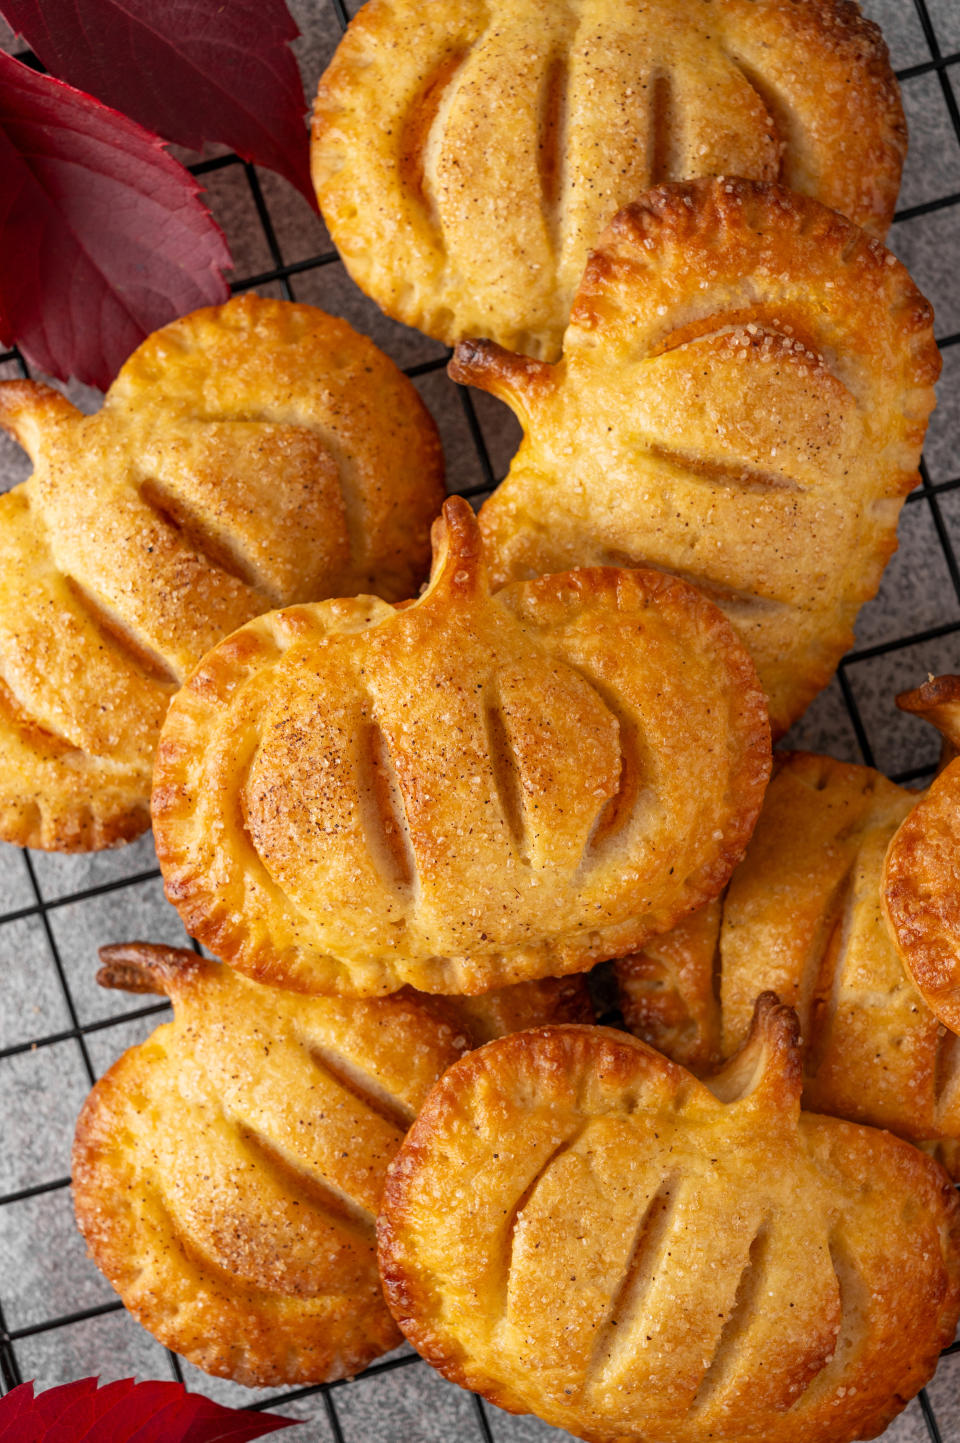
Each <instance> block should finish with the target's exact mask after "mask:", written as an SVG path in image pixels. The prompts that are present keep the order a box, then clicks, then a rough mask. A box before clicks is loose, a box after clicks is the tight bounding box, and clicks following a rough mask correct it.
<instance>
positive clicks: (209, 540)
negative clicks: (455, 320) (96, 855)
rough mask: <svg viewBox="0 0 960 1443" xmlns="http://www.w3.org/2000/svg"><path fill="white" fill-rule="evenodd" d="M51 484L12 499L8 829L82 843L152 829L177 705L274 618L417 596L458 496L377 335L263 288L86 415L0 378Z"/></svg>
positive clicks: (1, 699)
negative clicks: (163, 736) (168, 723)
mask: <svg viewBox="0 0 960 1443" xmlns="http://www.w3.org/2000/svg"><path fill="white" fill-rule="evenodd" d="M0 426H3V427H4V428H5V429H6V430H8V431H10V432H11V434H12V435H14V436H15V437H16V438H17V439H18V440H19V441H20V442H21V444H22V445H23V446H24V447H25V448H26V450H27V451H29V453H30V456H31V458H32V459H33V462H34V467H35V469H34V472H33V475H32V476H31V477H30V478H29V480H28V481H26V482H25V483H24V484H23V485H22V486H18V487H16V488H15V489H14V490H13V491H11V492H8V493H7V495H5V496H3V497H0V838H2V839H3V840H4V841H8V842H16V843H19V844H20V845H21V846H31V847H45V848H50V849H54V850H60V851H85V850H90V849H94V848H98V847H109V846H115V845H116V844H117V843H119V842H123V841H128V840H129V839H130V838H132V837H135V836H137V835H138V833H140V832H142V831H143V830H144V828H145V827H146V826H147V825H148V824H149V793H150V772H151V768H152V765H153V754H154V750H155V748H156V744H157V737H158V735H159V731H160V722H161V720H162V718H163V715H164V712H165V711H166V707H167V703H168V701H169V699H170V697H171V695H172V694H173V692H174V691H175V690H176V688H177V686H178V685H179V683H180V682H182V680H183V678H184V677H185V676H186V675H187V674H188V673H189V672H190V671H191V670H192V668H193V667H194V666H195V665H196V663H197V662H198V661H199V659H200V657H201V656H202V655H203V653H204V652H205V651H207V650H209V648H210V647H211V646H212V645H213V644H214V643H215V642H216V641H218V640H219V639H220V638H221V637H222V636H225V635H226V634H227V633H228V632H230V631H233V630H234V629H235V628H236V627H238V626H241V625H242V624H243V623H244V622H245V621H249V620H250V619H251V617H254V616H258V615H259V614H260V613H261V612H263V611H267V610H269V609H270V608H271V607H274V606H280V605H285V604H289V603H291V602H297V601H313V600H317V599H318V598H321V597H324V596H330V595H334V594H339V593H340V592H342V591H344V590H351V591H352V590H366V591H374V592H376V593H377V594H379V595H382V596H384V597H386V598H387V599H388V600H390V601H399V600H401V599H402V598H403V597H405V596H408V595H410V594H411V593H412V592H413V591H415V589H416V587H417V585H418V584H419V582H420V580H421V579H422V577H423V575H424V573H425V571H426V568H427V562H428V559H429V547H428V535H429V527H430V523H431V521H432V520H433V518H434V516H435V515H436V514H437V512H438V511H439V509H440V505H441V503H442V500H443V494H444V487H443V465H442V459H441V452H440V444H439V440H438V437H437V433H436V428H435V426H434V424H433V422H432V420H431V419H430V417H429V416H428V414H427V412H426V410H425V409H424V407H423V405H422V403H421V401H420V399H419V396H418V395H417V392H416V390H415V388H414V387H413V385H412V384H411V382H410V381H408V380H407V378H406V377H405V376H403V375H402V374H401V372H400V371H398V370H397V368H396V366H394V364H393V362H392V361H390V360H388V359H387V357H386V356H384V355H383V354H382V353H381V352H380V351H378V350H377V348H376V347H375V346H374V344H373V342H372V341H369V340H367V339H366V337H364V336H360V335H358V334H357V333H356V332H355V331H353V330H352V329H351V328H350V327H349V326H348V325H347V324H346V323H345V322H344V321H341V320H337V319H335V318H334V317H332V316H328V315H326V314H325V313H324V312H323V311H318V310H315V309H314V308H313V307H311V306H298V305H291V304H288V303H287V302H284V301H272V300H262V299H260V298H259V297H258V296H254V295H245V296H242V297H239V298H237V299H235V300H232V301H230V302H228V304H227V305H225V306H220V307H215V308H210V309H207V310H202V311H196V312H194V313H193V314H192V315H189V316H185V317H184V318H183V319H182V320H179V321H175V322H174V323H173V324H172V325H170V326H166V327H164V329H163V330H161V331H157V332H156V333H155V334H154V335H152V336H150V337H148V339H147V340H146V341H144V343H143V345H142V346H140V347H139V349H138V350H137V351H135V352H134V354H133V355H132V356H131V357H130V359H129V360H128V361H127V362H126V364H125V365H124V366H123V368H122V370H121V371H120V374H119V375H118V376H117V379H116V380H115V381H114V383H113V385H112V386H111V388H110V390H109V391H108V393H107V395H106V398H105V399H104V403H103V407H102V409H101V410H100V411H99V412H98V413H97V414H96V415H94V416H84V415H81V413H80V412H79V411H77V410H75V409H74V407H73V406H71V405H70V403H69V402H68V401H67V400H66V399H65V398H64V397H63V396H61V395H60V394H59V393H58V392H56V391H54V390H52V389H51V388H50V387H48V386H42V385H39V384H37V383H35V382H33V381H6V382H2V383H0Z"/></svg>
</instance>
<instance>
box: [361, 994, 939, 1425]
mask: <svg viewBox="0 0 960 1443" xmlns="http://www.w3.org/2000/svg"><path fill="white" fill-rule="evenodd" d="M797 1034H798V1027H797V1019H796V1014H795V1013H794V1012H793V1011H792V1010H791V1009H790V1008H787V1007H784V1006H781V1005H780V1003H778V1001H777V999H776V997H774V996H773V995H772V994H769V993H767V994H765V995H764V996H763V997H761V998H760V999H759V1001H758V1003H757V1007H756V1011H755V1015H754V1019H753V1023H752V1026H751V1028H750V1031H749V1034H748V1036H747V1040H746V1042H745V1044H744V1047H743V1049H742V1050H741V1052H740V1053H739V1054H738V1055H737V1056H736V1057H734V1058H732V1059H731V1061H730V1062H729V1063H728V1064H727V1066H726V1068H725V1069H724V1070H723V1071H722V1072H721V1073H719V1074H718V1075H717V1077H715V1078H714V1079H712V1080H711V1081H710V1082H708V1083H706V1084H705V1083H701V1082H698V1081H697V1080H696V1079H695V1078H694V1077H693V1076H692V1075H691V1074H690V1073H689V1072H686V1071H685V1070H684V1069H683V1068H681V1067H679V1066H677V1065H676V1064H674V1063H672V1062H670V1061H668V1060H667V1059H666V1058H664V1057H662V1056H661V1055H660V1054H659V1053H657V1052H655V1051H654V1050H653V1049H652V1048H650V1047H648V1046H646V1045H645V1044H644V1043H642V1042H640V1041H638V1040H637V1039H635V1038H633V1037H630V1036H628V1035H627V1034H625V1033H621V1032H615V1031H613V1030H611V1029H608V1028H597V1027H578V1026H572V1027H571V1026H566V1027H546V1028H534V1029H531V1030H529V1031H526V1032H522V1033H519V1034H516V1035H514V1036H512V1037H508V1038H505V1039H503V1040H500V1041H495V1042H491V1043H489V1044H488V1045H487V1046H486V1047H483V1048H481V1049H480V1050H479V1051H477V1052H474V1053H472V1054H470V1055H469V1056H467V1057H464V1058H462V1059H460V1061H458V1062H457V1063H455V1064H454V1065H453V1066H452V1067H451V1068H450V1069H449V1070H448V1071H447V1072H446V1073H445V1074H444V1075H443V1077H442V1078H441V1079H440V1081H439V1082H438V1083H437V1084H436V1085H435V1087H434V1088H433V1089H432V1091H431V1092H430V1094H429V1095H428V1097H427V1099H426V1101H425V1102H424V1104H423V1107H422V1109H421V1111H420V1113H419V1115H418V1117H417V1120H416V1122H415V1123H414V1125H413V1127H412V1128H411V1130H410V1132H409V1133H408V1134H407V1137H406V1140H405V1141H404V1144H403V1146H402V1148H401V1149H400V1151H399V1152H398V1154H397V1156H396V1157H395V1158H394V1160H393V1162H392V1163H391V1165H390V1168H389V1170H388V1173H387V1182H386V1187H385V1189H384V1194H383V1205H382V1209H381V1214H380V1217H379V1220H378V1225H377V1231H378V1245H379V1258H380V1270H381V1274H382V1277H383V1283H384V1292H385V1296H386V1299H387V1302H388V1304H389V1306H390V1309H391V1311H392V1312H393V1315H394V1317H395V1318H396V1320H397V1322H398V1323H399V1325H400V1327H401V1328H402V1330H403V1332H404V1334H405V1335H406V1337H407V1339H408V1340H409V1342H411V1343H412V1344H413V1346H414V1347H415V1348H417V1350H418V1351H419V1352H420V1353H422V1354H423V1356H424V1357H425V1358H426V1360H427V1361H428V1362H429V1363H431V1364H432V1365H433V1367H435V1368H437V1369H439V1371H440V1372H441V1373H442V1374H443V1375H444V1376H445V1377H447V1378H449V1379H451V1380H452V1381H453V1382H455V1383H459V1384H461V1385H462V1386H464V1387H467V1388H471V1389H472V1390H474V1391H475V1392H478V1393H482V1394H483V1395H484V1396H485V1397H487V1398H489V1399H490V1400H491V1401H492V1402H494V1403H496V1404H497V1405H498V1406H499V1407H501V1408H506V1409H507V1410H508V1411H510V1412H514V1413H527V1412H531V1413H536V1414H537V1415H538V1416H539V1417H540V1418H542V1419H544V1420H545V1421H546V1422H548V1423H551V1424H553V1425H554V1426H555V1427H559V1428H566V1429H569V1431H570V1432H571V1433H573V1434H574V1435H576V1436H577V1437H582V1438H589V1439H590V1440H591V1443H623V1440H625V1439H627V1438H629V1439H631V1440H636V1443H703V1440H705V1439H712V1440H714V1443H742V1440H744V1439H746V1438H756V1439H761V1438H762V1439H763V1440H764V1443H850V1440H851V1439H854V1438H866V1437H873V1436H874V1435H875V1434H877V1433H879V1432H881V1431H882V1430H883V1428H884V1427H885V1426H886V1425H887V1423H889V1422H890V1420H891V1419H892V1418H894V1417H896V1415H897V1414H898V1413H899V1412H900V1411H901V1409H902V1408H903V1407H904V1405H905V1403H906V1402H907V1400H908V1399H909V1398H911V1397H912V1396H913V1395H914V1393H916V1392H917V1390H918V1389H919V1388H921V1387H922V1386H923V1384H924V1383H925V1382H926V1381H927V1380H928V1379H929V1378H930V1377H931V1376H932V1374H933V1371H934V1369H935V1367H936V1364H937V1359H938V1354H939V1351H940V1349H941V1348H942V1347H943V1346H944V1345H945V1344H946V1343H948V1342H949V1341H950V1340H951V1339H952V1338H953V1336H954V1332H955V1329H956V1325H957V1318H958V1315H960V1200H958V1197H957V1194H956V1192H955V1190H954V1188H953V1187H952V1185H951V1184H950V1181H949V1179H948V1177H947V1175H946V1173H945V1172H944V1171H943V1169H942V1168H941V1167H940V1166H939V1165H938V1164H936V1163H934V1162H932V1161H931V1160H930V1159H929V1158H927V1157H925V1156H924V1155H923V1154H922V1153H920V1152H918V1151H917V1150H916V1149H915V1148H913V1147H911V1146H910V1145H909V1144H908V1143H905V1142H902V1141H901V1140H900V1139H898V1138H894V1137H891V1136H890V1135H889V1134H885V1133H882V1132H879V1131H876V1130H874V1129H872V1128H865V1127H858V1126H856V1125H855V1124H853V1123H849V1122H840V1121H837V1120H835V1119H833V1118H827V1117H817V1116H814V1115H813V1114H810V1113H801V1111H800V1087H801V1066H800V1057H799V1050H798V1043H797Z"/></svg>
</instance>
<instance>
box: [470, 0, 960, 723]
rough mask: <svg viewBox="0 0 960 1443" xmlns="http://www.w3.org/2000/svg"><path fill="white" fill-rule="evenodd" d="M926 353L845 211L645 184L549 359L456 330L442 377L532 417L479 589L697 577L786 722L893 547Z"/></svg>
mask: <svg viewBox="0 0 960 1443" xmlns="http://www.w3.org/2000/svg"><path fill="white" fill-rule="evenodd" d="M792 8H798V7H792ZM939 369H940V358H939V354H938V352H937V348H936V345H935V343H934V339H933V330H932V312H931V310H930V307H929V306H928V304H927V303H926V301H925V300H924V299H923V297H922V296H921V295H920V293H919V291H918V290H917V288H916V287H915V286H914V284H913V283H912V281H911V280H910V278H909V276H908V275H907V273H906V271H905V270H904V269H903V267H902V266H901V265H900V264H899V262H897V261H896V260H895V259H894V257H893V256H892V255H890V254H889V253H888V252H887V251H885V250H884V249H883V248H882V246H880V245H879V244H878V243H877V242H874V241H870V240H868V239H867V237H866V236H865V235H863V234H862V232H860V231H858V230H857V229H856V228H855V227H854V226H853V225H851V224H850V222H848V221H846V220H843V219H842V218H841V217H840V216H837V215H835V214H833V213H832V212H830V211H827V210H825V209H824V208H823V207H822V206H820V205H818V204H817V203H816V202H815V201H812V200H808V199H806V198H804V197H801V196H795V195H791V194H789V193H788V192H786V191H783V190H780V189H778V188H777V187H773V186H766V185H758V184H754V183H751V182H748V181H740V180H704V181H697V182H691V183H689V184H685V185H672V186H665V187H661V188H660V189H658V190H654V191H651V192H650V193H649V194H648V195H646V196H645V197H644V198H643V199H642V200H641V201H640V202H638V203H637V204H635V205H632V206H630V207H628V208H627V209H626V210H624V211H621V212H620V214H619V215H618V216H617V217H616V218H615V219H614V221H613V223H612V225H611V226H610V227H609V229H608V230H607V231H606V232H605V233H604V235H603V236H602V237H601V238H600V243H599V247H598V249H597V250H596V251H595V252H594V253H593V255H592V256H591V258H590V262H589V264H588V266H587V269H586V272H585V274H584V277H583V281H582V283H581V286H580V290H579V292H578V294H577V298H576V301H575V304H574V308H573V315H572V319H571V322H570V326H569V329H568V330H567V334H566V338H565V341H564V353H563V359H562V360H561V361H560V362H558V363H557V365H555V366H553V365H545V364H543V363H541V362H536V361H532V360H530V359H529V358H527V357H524V356H517V355H511V354H510V353H508V352H506V351H503V350H501V349H500V348H499V347H497V346H494V345H492V344H490V343H487V342H465V343H464V344H462V345H461V346H458V347H457V351H456V354H455V358H454V361H453V364H452V365H451V367H450V373H451V375H452V376H453V377H454V379H455V380H458V381H464V382H468V383H470V384H472V385H476V386H480V387H482V388H483V389H485V390H488V391H491V392H492V393H493V394H494V395H497V396H499V397H501V399H503V400H505V401H506V402H507V403H508V404H509V405H510V406H512V407H513V409H514V411H516V413H517V415H518V417H519V419H520V421H521V423H522V425H523V428H524V432H525V435H524V440H523V443H522V445H521V447H520V449H519V451H518V453H517V455H516V457H515V458H514V461H513V463H512V465H511V468H510V472H509V474H508V476H507V478H506V480H505V481H504V482H503V483H502V485H501V486H500V487H499V488H498V489H497V490H496V491H495V492H494V494H493V495H492V496H491V497H490V499H489V500H488V501H487V502H486V504H485V505H484V507H483V510H482V512H481V516H480V525H481V529H482V531H483V536H484V541H485V544H486V546H487V549H488V551H489V553H490V567H491V575H492V577H493V580H494V583H495V584H496V585H502V584H504V583H505V582H507V581H515V580H519V579H524V578H527V577H530V576H536V575H538V574H540V573H542V572H548V571H558V570H561V569H562V568H564V567H567V566H597V565H618V566H654V567H658V568H660V569H662V570H665V571H669V572H672V573H674V574H675V575H679V576H683V577H685V578H687V579H688V580H691V581H693V582H694V583H696V584H697V585H698V586H700V587H701V588H702V589H703V590H704V591H706V593H707V594H708V595H709V596H711V597H712V598H713V599H714V600H715V601H716V602H717V604H718V606H720V607H721V609H722V610H723V611H724V612H725V613H726V615H727V616H728V617H729V619H730V620H731V621H732V622H733V624H734V626H735V627H736V628H737V630H738V631H739V633H740V635H741V637H742V638H743V640H744V642H745V644H746V646H747V648H748V650H749V651H750V653H751V655H752V656H753V659H754V661H755V662H756V665H757V670H758V672H759V674H760V680H761V682H762V683H763V686H764V688H765V690H766V692H767V695H768V697H769V700H770V714H771V720H772V723H773V728H774V731H775V733H778V734H779V733H781V732H783V731H785V730H786V729H787V728H788V727H789V725H790V723H791V722H792V721H793V720H795V719H796V717H797V716H799V714H800V713H801V712H802V711H803V709H804V707H805V706H806V705H807V703H808V702H809V701H810V700H811V699H812V697H813V696H815V695H816V693H817V692H818V691H819V690H820V688H821V687H823V686H825V685H826V683H827V681H828V680H829V679H830V677H831V676H832V675H833V673H834V671H835V669H836V665H837V662H838V661H839V659H840V657H841V655H842V654H843V652H844V651H845V650H846V648H847V647H848V646H849V644H850V642H851V641H852V628H853V622H854V618H855V617H856V614H857V611H858V609H859V607H860V606H861V605H862V603H863V602H864V601H866V600H867V599H868V598H869V597H871V596H873V595H874V593H875V591H876V589H877V586H878V584H879V581H880V576H881V573H882V571H883V568H884V566H885V564H886V562H887V560H888V559H889V557H890V555H891V553H892V552H893V550H894V549H895V547H896V526H897V518H898V516H899V512H900V506H901V504H902V501H903V498H904V496H905V494H906V493H907V492H908V491H909V490H910V488H911V487H912V486H914V485H915V484H916V481H917V479H918V477H917V469H916V468H917V463H918V460H919V457H920V450H921V446H922V444H923V437H924V433H925V430H926V423H927V417H928V415H929V413H930V411H931V409H932V407H933V404H934V394H933V383H934V381H935V380H936V378H937V376H938V374H939Z"/></svg>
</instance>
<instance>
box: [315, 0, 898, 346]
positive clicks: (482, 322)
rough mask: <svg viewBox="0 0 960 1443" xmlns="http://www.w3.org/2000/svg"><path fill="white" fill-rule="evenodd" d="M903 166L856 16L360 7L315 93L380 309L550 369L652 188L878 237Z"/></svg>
mask: <svg viewBox="0 0 960 1443" xmlns="http://www.w3.org/2000/svg"><path fill="white" fill-rule="evenodd" d="M905 151H906V127H905V124H904V119H903V110H902V107H901V104H900V96H899V91H898V88H897V83H896V80H895V79H894V76H893V73H892V71H891V69H890V64H889V58H888V55H887V50H886V46H885V45H884V43H883V40H882V37H881V35H880V32H879V30H878V29H877V27H876V26H875V25H873V24H872V23H871V22H870V21H868V20H865V19H864V18H863V16H862V15H861V14H860V11H859V8H858V7H857V5H855V4H853V3H852V0H643V3H641V0H574V3H569V0H431V3H430V4H424V3H423V0H369V3H368V4H366V5H364V6H363V8H362V9H361V10H360V12H359V14H358V15H357V16H356V17H355V19H354V20H353V21H352V23H351V25H350V27H349V29H348V31H347V33H346V35H345V36H344V38H343V40H342V41H341V43H340V45H339V47H338V49H337V52H336V54H335V56H334V58H333V61H332V63H331V64H330V66H329V68H328V69H327V71H326V73H325V74H324V76H323V78H322V80H321V82H320V88H319V91H318V94H317V100H316V107H315V110H314V121H313V140H312V168H313V178H314V184H315V186H316V190H317V197H318V199H319V202H320V206H321V209H322V211H323V215H324V219H325V220H326V222H327V225H328V227H329V229H330V233H331V235H332V236H333V239H334V240H335V242H336V244H337V247H338V249H339V250H340V253H341V255H342V256H343V258H344V262H345V264H346V266H347V268H348V270H349V271H350V274H351V275H352V276H353V278H354V280H355V281H356V282H357V283H358V284H359V285H360V286H361V288H362V289H363V290H365V291H366V292H367V293H368V294H369V295H371V296H372V297H373V298H374V300H376V301H377V303H378V304H379V305H380V306H382V307H383V309H384V310H385V311H387V313H388V314H389V315H392V316H395V317H396V318H397V319H398V320H401V321H405V322H406V323H407V324H408V325H413V326H419V328H420V329H421V330H423V331H426V332H427V333H428V334H430V335H432V336H436V337H438V338H439V339H441V340H443V341H446V342H448V343H453V342H454V341H458V340H461V339H463V338H464V337H466V336H485V337H487V338H489V339H491V340H494V341H497V342H499V343H500V344H501V345H505V346H509V347H510V348H511V349H512V350H516V351H522V352H524V353H526V354H528V355H531V356H536V357H541V358H545V359H554V358H555V357H556V356H557V354H558V353H559V349H560V342H561V338H562V336H563V331H564V327H565V326H566V323H567V319H568V317H569V314H570V305H571V302H572V300H573V295H574V291H575V290H576V287H577V284H578V282H579V280H580V275H581V273H582V271H583V267H584V264H585V263H586V260H587V254H588V251H589V249H590V248H591V247H592V246H593V245H595V244H596V241H597V237H598V236H599V234H600V232H601V231H602V229H603V227H604V226H605V225H606V224H607V223H608V222H609V221H610V218H611V217H612V216H613V215H614V213H615V212H616V211H617V210H619V209H620V208H621V206H624V205H627V204H629V202H631V201H633V200H635V199H636V197H637V196H638V195H641V194H642V193H643V192H644V191H645V190H647V189H648V188H649V187H650V186H651V185H655V184H658V183H660V182H663V181H671V180H685V179H689V178H693V177H696V176H701V175H743V176H748V177H751V178H754V179H757V180H769V181H780V182H782V183H783V184H784V185H786V186H789V187H791V188H792V189H794V190H797V191H800V192H802V193H804V194H806V195H811V196H814V197H816V198H817V199H818V200H820V201H822V202H823V203H824V204H825V205H828V206H830V207H831V208H833V209H835V210H838V211H841V212H842V213H843V214H845V215H848V216H850V217H851V218H852V219H853V220H854V221H856V222H857V223H858V224H859V225H862V226H863V227H864V228H865V229H866V230H868V231H869V232H870V233H871V234H873V235H876V236H879V237H881V238H882V237H883V236H884V235H885V234H886V231H887V227H888V226H889V224H890V221H891V219H892V217H893V209H894V204H895V202H896V197H897V191H898V189H899V185H900V171H901V167H902V163H903V157H904V154H905Z"/></svg>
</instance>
